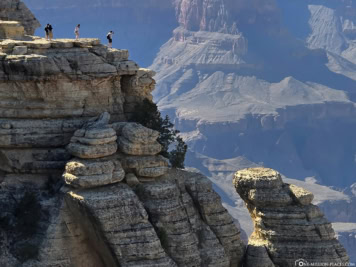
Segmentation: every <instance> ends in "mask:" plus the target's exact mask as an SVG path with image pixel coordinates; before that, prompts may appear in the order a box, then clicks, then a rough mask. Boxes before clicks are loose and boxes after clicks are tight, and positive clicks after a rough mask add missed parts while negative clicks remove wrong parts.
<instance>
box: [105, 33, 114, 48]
mask: <svg viewBox="0 0 356 267" xmlns="http://www.w3.org/2000/svg"><path fill="white" fill-rule="evenodd" d="M113 34H114V32H113V31H109V33H108V34H107V35H106V39H108V47H109V48H112V36H113Z"/></svg>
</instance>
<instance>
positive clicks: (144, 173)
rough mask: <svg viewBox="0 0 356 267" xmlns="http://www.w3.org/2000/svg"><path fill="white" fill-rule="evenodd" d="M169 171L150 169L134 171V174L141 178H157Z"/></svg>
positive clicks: (166, 169)
mask: <svg viewBox="0 0 356 267" xmlns="http://www.w3.org/2000/svg"><path fill="white" fill-rule="evenodd" d="M168 170H169V168H168V167H152V168H142V169H136V174H137V175H138V176H143V177H159V176H162V175H163V174H165V173H166V172H167V171H168Z"/></svg>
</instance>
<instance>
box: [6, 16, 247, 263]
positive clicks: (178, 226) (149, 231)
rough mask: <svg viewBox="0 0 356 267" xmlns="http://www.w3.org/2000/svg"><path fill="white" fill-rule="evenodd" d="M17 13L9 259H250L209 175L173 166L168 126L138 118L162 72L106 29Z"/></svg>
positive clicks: (9, 120) (11, 84)
mask: <svg viewBox="0 0 356 267" xmlns="http://www.w3.org/2000/svg"><path fill="white" fill-rule="evenodd" d="M25 21H26V20H25ZM6 23H7V24H6ZM6 23H1V22H0V30H2V31H3V33H4V36H2V37H3V38H6V39H4V40H1V41H0V209H1V214H0V240H1V242H0V266H6V267H12V266H23V267H24V266H27V267H37V266H63V267H70V266H76V267H104V266H127V267H128V266H131V267H134V266H137V267H138V266H152V267H154V266H155V267H157V266H162V267H168V266H172V267H174V266H182V267H186V266H191V267H193V266H210V267H232V266H241V264H242V259H243V256H244V251H245V245H244V243H243V242H242V241H241V239H240V230H239V228H238V227H237V226H236V225H235V223H234V220H233V219H232V217H231V216H230V215H229V214H228V212H227V210H226V209H225V208H224V207H223V206H222V203H221V200H220V197H219V196H218V195H217V193H215V192H214V191H213V189H212V184H211V182H210V181H209V180H208V178H206V177H204V176H203V175H200V174H198V173H190V172H186V171H183V170H176V169H172V168H171V167H170V164H169V161H168V159H166V158H164V157H163V156H161V155H159V153H160V152H161V149H162V146H161V145H160V144H159V143H158V141H157V139H158V137H159V133H158V132H156V131H153V130H151V129H148V128H146V127H144V126H142V125H140V124H137V123H132V122H128V120H129V119H130V118H131V116H132V114H133V112H134V111H135V108H136V106H137V105H138V104H140V103H142V102H143V101H144V100H146V101H147V100H148V101H151V100H152V95H151V92H152V90H153V89H154V87H155V81H154V79H153V76H154V74H155V73H154V71H151V70H149V69H145V68H140V67H139V65H138V64H137V63H136V62H134V61H132V60H130V59H129V53H128V51H127V50H123V49H120V50H119V49H111V48H108V47H107V46H105V45H103V44H101V42H100V40H99V39H96V38H80V39H79V40H74V39H59V38H55V39H54V40H51V41H47V40H45V39H44V38H40V37H38V36H30V35H28V34H26V32H25V25H24V24H22V23H23V22H22V21H17V22H14V23H12V22H8V21H6ZM9 25H10V26H9ZM13 28H15V29H17V30H16V31H14V30H13ZM0 34H1V31H0Z"/></svg>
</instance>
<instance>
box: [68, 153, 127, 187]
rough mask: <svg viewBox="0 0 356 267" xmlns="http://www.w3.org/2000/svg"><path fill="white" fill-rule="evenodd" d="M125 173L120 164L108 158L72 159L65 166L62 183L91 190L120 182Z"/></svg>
mask: <svg viewBox="0 0 356 267" xmlns="http://www.w3.org/2000/svg"><path fill="white" fill-rule="evenodd" d="M124 178H125V171H124V170H123V168H122V167H121V164H120V162H118V161H115V160H112V159H110V158H104V159H100V160H93V159H91V160H83V159H73V160H71V161H69V162H68V163H67V164H66V168H65V172H64V174H63V180H64V182H65V183H66V184H67V185H69V186H71V187H76V188H93V187H99V186H104V185H108V184H114V183H118V182H121V181H122V180H123V179H124Z"/></svg>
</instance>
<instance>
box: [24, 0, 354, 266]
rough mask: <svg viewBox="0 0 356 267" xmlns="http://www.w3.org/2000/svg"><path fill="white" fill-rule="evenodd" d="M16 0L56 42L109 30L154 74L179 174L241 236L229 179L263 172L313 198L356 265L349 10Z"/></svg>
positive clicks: (307, 1) (212, 2)
mask: <svg viewBox="0 0 356 267" xmlns="http://www.w3.org/2000/svg"><path fill="white" fill-rule="evenodd" d="M24 2H25V3H26V4H27V5H28V6H29V8H30V9H31V10H32V11H33V12H34V13H35V15H36V17H37V18H38V19H39V20H40V22H41V23H42V28H43V27H44V25H45V24H46V23H47V22H50V23H52V25H53V26H54V34H55V37H58V38H59V37H71V36H73V35H74V33H73V30H74V26H75V25H76V24H78V23H81V25H82V29H81V33H82V36H86V37H100V38H101V39H102V40H103V41H104V42H105V35H106V33H107V32H108V31H109V30H114V31H115V36H114V47H118V48H127V49H129V50H130V52H131V54H132V58H133V59H134V60H136V61H137V62H139V63H140V64H141V65H142V66H149V65H151V67H150V68H152V69H154V70H155V71H157V75H156V77H155V78H156V80H157V89H156V91H155V92H154V96H155V100H156V102H157V103H158V105H159V107H160V109H161V110H162V112H163V113H165V114H168V115H169V116H170V117H171V118H172V119H173V120H174V121H175V124H176V125H177V128H178V129H179V130H181V131H182V133H183V135H184V137H185V139H186V140H187V143H188V144H189V146H190V152H189V155H188V158H187V163H186V165H187V166H190V167H194V168H197V169H199V170H200V171H201V172H203V173H204V174H206V175H208V176H210V177H211V178H212V181H213V182H214V183H215V185H216V187H215V188H216V190H217V191H218V192H219V193H220V195H221V196H222V198H223V201H224V202H225V207H226V208H227V209H228V210H229V212H230V213H231V214H232V215H233V216H234V217H235V218H238V219H239V221H240V223H241V225H242V227H243V228H244V229H245V231H246V232H247V233H250V231H251V229H250V228H249V227H251V225H250V219H249V216H248V214H247V212H246V211H245V210H244V207H243V205H242V202H241V200H239V199H238V198H237V194H236V193H235V192H234V190H233V189H232V186H231V180H232V173H233V172H235V171H236V169H239V168H243V167H250V166H256V165H263V166H266V167H271V168H274V169H276V170H278V171H280V172H281V173H283V174H284V175H285V176H287V177H290V178H294V179H297V180H299V182H298V181H293V183H299V184H301V185H302V186H303V187H305V188H309V190H311V191H312V192H313V193H314V194H315V195H316V200H315V203H316V204H319V205H320V206H321V207H322V208H323V210H324V212H325V213H326V215H327V216H328V219H330V220H331V221H333V222H335V223H334V228H335V230H337V231H338V233H339V235H340V240H341V241H342V242H343V244H344V245H345V247H346V248H347V249H348V251H349V253H350V256H351V259H352V260H353V261H356V255H355V251H356V200H355V199H356V106H355V101H356V1H353V0H348V1H346V0H337V1H336V0H287V1H286V0H276V1H274V0H252V1H251V0H171V1H169V0H151V1H147V0H136V1H133V0H117V1H99V0H97V1H95V0H86V1H45V0H25V1H24ZM37 34H39V35H43V29H39V30H38V32H37ZM326 186H328V187H326ZM249 225H250V226H249Z"/></svg>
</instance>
